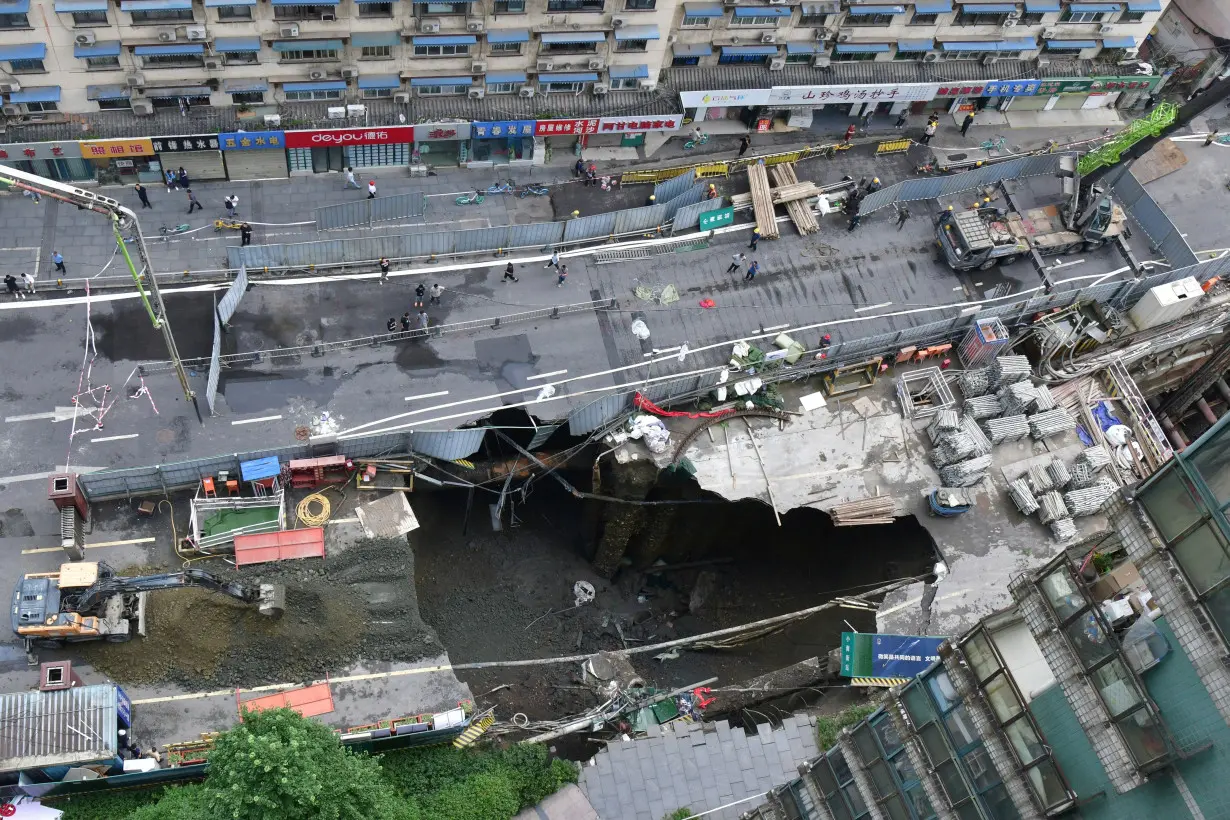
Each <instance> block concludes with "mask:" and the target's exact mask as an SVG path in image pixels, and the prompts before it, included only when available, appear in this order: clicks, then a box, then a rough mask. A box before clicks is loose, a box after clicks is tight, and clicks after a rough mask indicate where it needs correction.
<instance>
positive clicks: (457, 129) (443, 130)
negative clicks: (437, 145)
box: [414, 122, 470, 142]
mask: <svg viewBox="0 0 1230 820" xmlns="http://www.w3.org/2000/svg"><path fill="white" fill-rule="evenodd" d="M469 138H470V124H469V123H468V122H429V123H425V124H423V125H416V126H414V141H415V142H431V141H432V140H468V139H469Z"/></svg>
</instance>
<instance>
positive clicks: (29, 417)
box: [4, 413, 56, 424]
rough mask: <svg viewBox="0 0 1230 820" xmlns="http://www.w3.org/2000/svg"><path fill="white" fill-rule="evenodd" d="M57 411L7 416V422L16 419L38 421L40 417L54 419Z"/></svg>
mask: <svg viewBox="0 0 1230 820" xmlns="http://www.w3.org/2000/svg"><path fill="white" fill-rule="evenodd" d="M55 417H56V414H55V413H28V414H26V415H24V416H6V417H5V419H4V423H5V424H12V423H13V422H15V421H37V420H39V419H54V418H55Z"/></svg>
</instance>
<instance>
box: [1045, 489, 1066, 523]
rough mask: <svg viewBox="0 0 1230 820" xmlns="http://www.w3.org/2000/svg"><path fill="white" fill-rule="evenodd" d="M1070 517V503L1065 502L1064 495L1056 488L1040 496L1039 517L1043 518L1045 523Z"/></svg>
mask: <svg viewBox="0 0 1230 820" xmlns="http://www.w3.org/2000/svg"><path fill="white" fill-rule="evenodd" d="M1070 517H1071V515H1070V514H1069V513H1068V505H1067V504H1065V503H1064V496H1062V495H1060V494H1059V493H1057V492H1055V491H1054V490H1052V491H1051V492H1049V493H1043V494H1042V495H1040V496H1038V518H1040V519H1041V520H1042V523H1043V524H1049V523H1051V522H1052V521H1058V520H1059V519H1061V518H1070Z"/></svg>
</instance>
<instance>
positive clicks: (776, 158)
mask: <svg viewBox="0 0 1230 820" xmlns="http://www.w3.org/2000/svg"><path fill="white" fill-rule="evenodd" d="M906 143H907V144H908V143H909V140H906ZM849 147H850V146H849V145H848V144H847V145H838V144H834V145H818V146H809V147H807V148H803V149H800V150H798V151H784V152H782V153H780V154H765V155H763V156H759V157H746V158H744V159H737V160H729V161H724V162H698V163H695V164H693V165H684V166H680V167H675V168H655V169H643V170H639V171H624V172H623V173H622V174H621V175H620V177H619V183H620V184H621V185H635V184H637V183H649V182H653V183H657V182H664V181H666V180H668V179H674V178H675V177H677V176H679V175H680V174H686V173H687V172H688V171H693V170H694V171H696V178H697V179H714V178H717V177H728V176H730V175H731V174H732V173H735V172H737V171H741V170H743V169H744V168H746V167H747V166H748V165H750V164H752V163H753V162H761V161H763V162H764V164H765V165H779V164H781V163H783V162H798V161H799V160H802V159H811V158H812V157H818V156H824V155H831V152H833V151H840V150H842V149H845V148H849Z"/></svg>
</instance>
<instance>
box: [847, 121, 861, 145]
mask: <svg viewBox="0 0 1230 820" xmlns="http://www.w3.org/2000/svg"><path fill="white" fill-rule="evenodd" d="M856 130H858V126H856V125H855V124H854V123H850V127H849V128H847V129H846V138H845V140H844V142H849V141H850V140H852V139H854V132H855V131H856Z"/></svg>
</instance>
